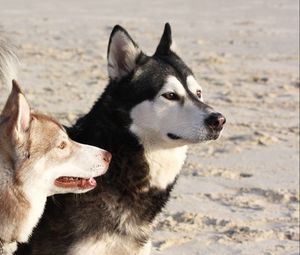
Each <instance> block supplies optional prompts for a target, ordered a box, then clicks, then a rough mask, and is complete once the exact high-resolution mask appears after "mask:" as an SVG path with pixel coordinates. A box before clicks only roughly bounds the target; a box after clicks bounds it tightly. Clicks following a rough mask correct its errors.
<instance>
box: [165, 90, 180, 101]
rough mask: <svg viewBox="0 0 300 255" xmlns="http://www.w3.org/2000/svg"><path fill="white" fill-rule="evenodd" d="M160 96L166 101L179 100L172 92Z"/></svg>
mask: <svg viewBox="0 0 300 255" xmlns="http://www.w3.org/2000/svg"><path fill="white" fill-rule="evenodd" d="M162 96H163V97H164V98H166V99H168V100H174V101H175V100H179V96H178V95H177V94H175V93H174V92H167V93H164V94H162Z"/></svg>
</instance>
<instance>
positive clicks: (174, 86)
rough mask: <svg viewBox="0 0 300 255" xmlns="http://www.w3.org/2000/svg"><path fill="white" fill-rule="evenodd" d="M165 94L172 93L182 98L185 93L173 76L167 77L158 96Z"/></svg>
mask: <svg viewBox="0 0 300 255" xmlns="http://www.w3.org/2000/svg"><path fill="white" fill-rule="evenodd" d="M166 92H174V93H176V94H177V95H179V96H181V97H184V96H186V91H185V89H184V87H183V86H182V84H181V82H180V81H179V80H178V79H177V78H176V77H175V76H169V77H168V78H167V80H166V83H165V85H164V86H163V88H162V89H161V91H160V93H159V94H160V95H161V94H163V93H166Z"/></svg>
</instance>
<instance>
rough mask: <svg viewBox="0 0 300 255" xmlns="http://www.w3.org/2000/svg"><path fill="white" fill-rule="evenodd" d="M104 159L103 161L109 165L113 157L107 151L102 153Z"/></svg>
mask: <svg viewBox="0 0 300 255" xmlns="http://www.w3.org/2000/svg"><path fill="white" fill-rule="evenodd" d="M102 158H103V160H104V161H105V162H106V163H108V164H109V163H110V161H111V158H112V155H111V153H110V152H108V151H105V152H103V153H102Z"/></svg>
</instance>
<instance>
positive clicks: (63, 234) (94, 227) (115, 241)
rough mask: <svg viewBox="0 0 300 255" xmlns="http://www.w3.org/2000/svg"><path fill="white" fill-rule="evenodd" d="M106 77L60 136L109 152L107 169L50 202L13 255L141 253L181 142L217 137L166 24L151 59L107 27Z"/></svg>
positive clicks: (214, 120) (180, 156)
mask: <svg viewBox="0 0 300 255" xmlns="http://www.w3.org/2000/svg"><path fill="white" fill-rule="evenodd" d="M108 73H109V77H110V82H109V84H108V86H107V88H106V89H105V92H104V93H103V95H102V96H101V97H100V99H99V100H98V101H97V102H96V103H95V105H94V106H93V108H92V109H91V111H90V112H89V113H88V114H87V115H85V116H84V117H82V118H80V119H79V120H78V121H77V123H76V124H75V125H74V126H73V127H71V128H70V129H69V130H68V133H69V135H70V136H71V137H72V138H73V139H75V140H77V141H79V142H83V143H87V144H91V145H96V146H99V147H101V148H104V149H106V150H108V151H110V152H112V154H113V160H112V162H111V165H110V169H109V171H108V172H107V174H105V175H104V176H102V177H100V178H98V179H97V182H98V184H99V185H98V187H97V188H96V189H95V190H94V191H92V192H90V193H88V194H84V195H80V196H73V195H63V196H55V197H54V198H53V199H50V200H49V201H48V204H47V208H46V211H45V215H44V217H43V220H42V222H41V224H40V225H39V227H38V229H37V230H36V231H35V233H34V235H33V238H32V240H31V253H30V252H29V253H25V252H24V251H23V253H22V251H21V250H20V254H34V255H40V254H43V255H56V254H60V255H64V254H66V255H82V254H86V255H147V254H149V253H150V249H151V232H152V225H153V222H154V220H155V218H156V216H157V214H158V213H160V212H161V210H162V208H163V207H164V206H165V204H166V202H167V201H168V199H169V196H170V192H171V190H172V188H173V186H174V184H175V182H176V178H177V176H178V174H179V172H180V170H181V168H182V166H183V164H184V161H185V158H186V151H187V145H188V144H192V143H199V142H204V141H208V140H212V139H217V138H218V136H219V134H220V131H221V129H222V127H223V124H224V123H225V118H224V117H223V116H222V115H221V114H219V113H216V112H214V111H213V109H212V108H211V107H210V106H208V105H206V104H205V103H204V102H203V98H202V89H201V87H200V85H199V84H198V83H197V81H196V80H195V78H194V75H193V73H192V71H191V70H190V69H189V68H188V67H187V66H186V64H185V63H184V62H183V61H182V60H181V59H180V57H179V56H178V55H177V54H176V53H175V52H174V51H173V50H172V38H171V28H170V25H169V24H166V26H165V29H164V33H163V36H162V38H161V41H160V43H159V45H158V47H157V50H156V53H155V54H154V55H153V56H151V57H150V56H147V55H145V54H144V53H143V52H142V51H141V50H140V48H139V47H138V45H137V44H136V43H135V42H134V41H133V40H132V38H131V37H130V36H129V34H128V33H127V32H126V31H125V30H124V29H123V28H122V27H120V26H115V28H114V29H113V31H112V33H111V37H110V41H109V47H108ZM27 252H28V251H27Z"/></svg>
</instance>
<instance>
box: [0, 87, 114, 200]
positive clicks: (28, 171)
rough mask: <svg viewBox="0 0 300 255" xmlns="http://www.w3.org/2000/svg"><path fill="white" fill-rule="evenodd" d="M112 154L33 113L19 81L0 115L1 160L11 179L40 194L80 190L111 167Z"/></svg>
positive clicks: (94, 183)
mask: <svg viewBox="0 0 300 255" xmlns="http://www.w3.org/2000/svg"><path fill="white" fill-rule="evenodd" d="M110 158H111V155H110V153H108V152H106V151H104V150H101V149H99V148H96V147H93V146H88V145H83V144H79V143H76V142H74V141H72V140H71V139H70V138H69V137H68V135H67V133H66V132H65V130H64V128H63V127H62V126H61V125H60V124H59V123H58V122H57V121H56V120H55V119H53V118H51V117H48V116H46V115H43V114H39V113H33V112H31V110H30V107H29V104H28V102H27V100H26V98H25V96H24V95H23V93H22V91H21V89H20V87H19V86H18V84H17V82H16V81H13V88H12V91H11V94H10V96H9V98H8V100H7V102H6V105H5V107H4V110H3V111H2V113H1V115H0V159H1V160H2V161H3V162H5V163H6V168H7V170H9V171H10V175H11V179H12V180H13V182H14V184H15V185H17V186H18V185H20V186H21V188H23V189H24V190H25V191H26V189H27V190H31V192H32V190H35V191H36V190H38V191H39V192H40V194H43V195H52V194H56V193H67V192H75V193H81V192H86V191H88V190H91V189H92V188H94V187H95V186H96V182H95V180H94V179H93V177H96V176H99V175H101V174H103V173H105V172H106V170H107V169H108V165H109V161H110ZM31 195H34V194H31Z"/></svg>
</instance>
